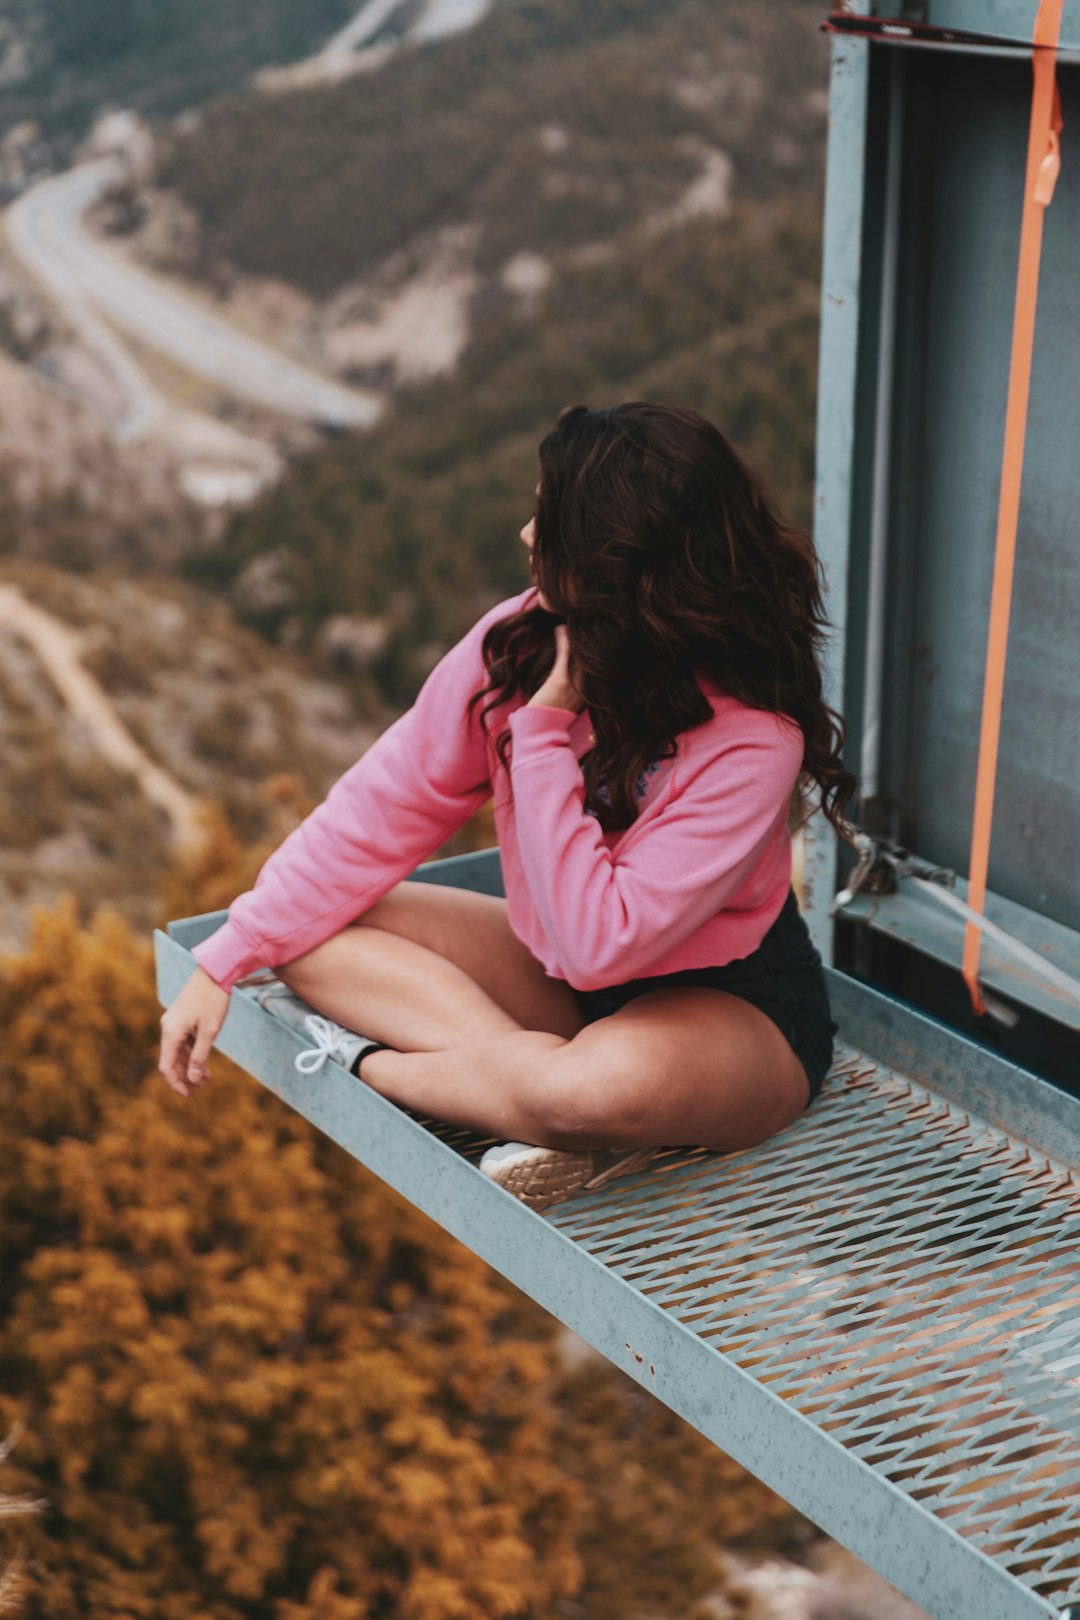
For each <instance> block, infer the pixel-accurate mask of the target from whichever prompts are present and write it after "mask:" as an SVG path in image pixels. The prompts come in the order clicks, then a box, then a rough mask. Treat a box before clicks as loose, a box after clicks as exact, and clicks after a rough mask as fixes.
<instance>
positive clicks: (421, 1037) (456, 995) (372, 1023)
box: [275, 926, 522, 1052]
mask: <svg viewBox="0 0 1080 1620" xmlns="http://www.w3.org/2000/svg"><path fill="white" fill-rule="evenodd" d="M275 971H276V973H277V975H278V977H279V978H281V979H283V980H284V981H285V983H286V984H287V985H289V987H290V988H291V989H293V990H295V991H296V994H297V995H298V996H302V997H303V999H304V1000H305V1001H309V1002H310V1003H311V1005H312V1006H313V1007H317V1008H318V1010H319V1011H320V1012H321V1013H324V1014H325V1015H326V1017H328V1018H333V1019H335V1020H336V1022H337V1023H339V1024H344V1025H345V1027H346V1029H355V1030H357V1031H359V1033H360V1034H362V1035H369V1036H370V1037H371V1038H372V1040H376V1041H385V1042H386V1043H387V1045H389V1046H393V1047H395V1048H397V1049H399V1050H405V1051H410V1052H436V1051H442V1050H443V1049H444V1048H446V1047H451V1046H463V1045H472V1044H474V1043H475V1042H477V1041H484V1040H487V1039H489V1038H490V1037H491V1036H493V1035H505V1034H508V1033H511V1032H513V1031H520V1030H521V1027H522V1026H521V1025H520V1024H519V1023H518V1022H517V1020H516V1019H514V1018H512V1017H511V1016H510V1014H509V1013H508V1012H506V1011H505V1010H504V1009H503V1008H502V1007H500V1006H499V1004H498V1003H497V1002H496V1001H493V1000H492V998H491V997H490V996H489V995H488V993H487V991H486V990H483V989H481V987H480V985H478V984H477V982H476V980H475V979H472V978H470V976H469V975H468V974H467V973H465V972H464V971H463V970H462V969H461V968H459V967H457V966H456V965H455V964H454V963H453V962H450V961H448V960H447V959H446V957H445V956H440V955H439V954H438V952H436V951H431V950H429V949H428V948H427V946H426V945H420V944H418V943H417V941H416V940H413V939H406V938H405V937H404V936H403V935H401V934H392V933H390V932H389V931H388V930H386V929H384V928H375V927H370V926H369V927H349V928H343V929H342V930H341V932H340V933H338V934H334V935H333V936H332V938H330V939H328V940H326V941H325V942H324V943H323V944H322V945H319V946H317V947H316V948H315V949H314V950H311V951H307V952H305V954H304V955H303V956H301V957H297V958H296V960H295V961H293V962H286V963H282V964H281V965H280V966H279V967H277V968H276V969H275Z"/></svg>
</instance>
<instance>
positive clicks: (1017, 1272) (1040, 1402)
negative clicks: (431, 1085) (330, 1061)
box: [431, 1044, 1080, 1607]
mask: <svg viewBox="0 0 1080 1620" xmlns="http://www.w3.org/2000/svg"><path fill="white" fill-rule="evenodd" d="M431 1128H432V1129H433V1130H435V1131H437V1132H438V1133H439V1134H440V1135H441V1136H443V1139H444V1140H449V1141H452V1143H453V1145H454V1146H456V1147H457V1148H458V1150H459V1151H462V1152H465V1153H466V1154H467V1156H469V1157H470V1158H475V1157H478V1156H479V1151H482V1148H481V1149H479V1150H477V1149H475V1148H474V1146H473V1144H474V1142H475V1139H474V1138H470V1137H468V1136H466V1135H465V1134H464V1133H461V1132H455V1131H453V1130H450V1129H449V1128H447V1127H445V1126H439V1125H435V1124H432V1126H431ZM545 1219H547V1220H549V1221H550V1222H551V1223H552V1224H554V1225H556V1226H558V1227H559V1229H560V1230H561V1231H562V1232H564V1233H565V1234H566V1235H567V1236H568V1237H571V1238H572V1239H573V1240H574V1242H575V1243H577V1244H579V1245H581V1247H582V1248H585V1249H587V1250H588V1251H589V1252H590V1253H591V1254H593V1255H595V1256H596V1257H597V1258H599V1259H601V1260H602V1261H603V1263H604V1265H605V1266H608V1267H609V1268H611V1269H612V1270H613V1271H615V1272H617V1273H618V1275H619V1276H620V1277H622V1278H623V1279H624V1280H625V1281H626V1282H627V1283H628V1284H630V1285H631V1286H632V1287H634V1288H636V1289H639V1290H640V1291H641V1292H642V1293H643V1294H646V1295H647V1296H648V1297H649V1298H650V1299H651V1300H652V1302H653V1303H654V1304H656V1305H660V1306H662V1307H663V1308H664V1310H666V1311H670V1312H672V1313H674V1315H676V1316H677V1317H678V1318H679V1320H680V1321H682V1322H684V1323H686V1324H687V1325H688V1326H690V1327H692V1328H693V1330H694V1332H695V1333H696V1334H697V1335H698V1336H699V1337H700V1338H702V1339H704V1340H705V1341H706V1342H708V1343H709V1344H711V1345H713V1346H715V1348H716V1349H717V1350H718V1351H721V1352H722V1353H723V1354H724V1355H725V1356H727V1357H729V1358H731V1359H732V1360H734V1361H736V1362H737V1363H738V1364H739V1366H741V1367H742V1368H744V1369H745V1370H747V1371H749V1372H752V1374H753V1376H754V1378H755V1379H757V1380H758V1381H760V1382H761V1383H763V1384H766V1385H768V1386H769V1387H770V1388H771V1389H772V1391H773V1392H774V1393H775V1394H776V1395H778V1396H780V1397H781V1398H782V1399H783V1400H784V1401H786V1402H788V1403H789V1404H791V1405H793V1406H795V1407H796V1408H797V1409H798V1410H799V1411H800V1412H801V1413H802V1414H804V1416H806V1417H807V1418H808V1419H810V1420H811V1421H812V1422H813V1423H814V1424H815V1425H816V1426H817V1427H818V1428H820V1429H821V1430H822V1431H824V1432H826V1433H829V1434H831V1435H833V1436H834V1437H835V1438H836V1439H838V1440H840V1441H841V1442H842V1443H843V1445H844V1447H845V1448H846V1449H847V1450H848V1451H849V1452H851V1453H853V1454H854V1455H856V1456H858V1457H859V1458H861V1459H862V1461H863V1462H865V1463H866V1464H867V1465H868V1466H870V1467H872V1468H874V1469H875V1470H876V1471H878V1472H880V1473H883V1474H885V1475H886V1476H887V1477H888V1478H889V1479H890V1480H892V1481H893V1482H894V1483H895V1484H896V1485H897V1486H898V1487H900V1488H901V1489H902V1490H903V1491H905V1492H906V1493H907V1494H908V1495H909V1496H911V1497H913V1498H915V1499H916V1500H917V1501H919V1502H922V1503H923V1504H924V1505H925V1506H926V1507H927V1508H929V1509H930V1510H931V1511H932V1512H933V1513H934V1515H935V1517H937V1518H938V1519H940V1520H943V1521H945V1522H947V1523H948V1524H949V1525H950V1526H951V1527H952V1528H953V1529H955V1530H956V1531H958V1532H959V1533H960V1534H962V1535H964V1536H966V1537H967V1538H969V1539H970V1540H971V1541H972V1542H973V1543H974V1544H975V1545H977V1546H978V1547H980V1548H981V1549H982V1551H983V1552H985V1553H987V1554H988V1555H989V1556H991V1557H993V1558H994V1559H995V1560H996V1561H997V1562H998V1563H1000V1564H1003V1565H1004V1566H1005V1567H1006V1568H1007V1569H1009V1570H1010V1571H1011V1572H1012V1573H1013V1574H1014V1575H1015V1576H1016V1577H1017V1579H1019V1580H1021V1581H1023V1582H1024V1583H1025V1584H1026V1585H1029V1586H1030V1587H1031V1588H1032V1590H1034V1591H1036V1592H1038V1593H1040V1594H1042V1595H1044V1596H1045V1597H1046V1598H1047V1599H1051V1600H1053V1602H1054V1603H1056V1604H1057V1605H1058V1606H1059V1607H1062V1606H1064V1605H1066V1604H1068V1603H1069V1602H1080V1266H1078V1263H1077V1257H1078V1254H1080V1244H1078V1238H1080V1176H1078V1175H1077V1174H1076V1172H1074V1171H1071V1170H1069V1169H1067V1168H1065V1167H1062V1166H1060V1165H1057V1164H1055V1163H1054V1162H1053V1161H1052V1160H1050V1159H1047V1158H1045V1157H1043V1156H1042V1155H1040V1154H1037V1153H1035V1152H1034V1151H1033V1150H1032V1149H1030V1148H1028V1147H1026V1146H1025V1145H1024V1144H1022V1143H1019V1142H1015V1141H1013V1140H1011V1139H1010V1138H1009V1137H1008V1136H1006V1135H1005V1133H1004V1132H1003V1131H1000V1130H996V1129H994V1128H993V1127H990V1126H986V1125H980V1124H973V1123H972V1122H971V1120H970V1118H969V1116H968V1115H966V1114H965V1113H963V1112H962V1111H961V1110H960V1109H959V1108H957V1107H955V1106H954V1105H953V1104H951V1103H950V1102H949V1101H947V1100H946V1099H945V1098H943V1097H940V1096H938V1095H937V1094H936V1093H934V1092H931V1091H928V1090H926V1089H925V1088H924V1087H923V1086H920V1085H918V1084H917V1083H916V1082H914V1081H912V1080H910V1079H907V1078H905V1077H903V1076H900V1075H896V1074H894V1073H892V1072H891V1071H890V1070H889V1069H886V1068H884V1067H882V1066H880V1065H878V1064H876V1063H874V1062H872V1061H869V1060H867V1059H866V1058H865V1057H863V1056H861V1055H860V1054H859V1053H858V1052H854V1051H852V1050H851V1049H850V1048H848V1047H845V1046H843V1045H842V1044H839V1045H838V1047H837V1060H836V1063H835V1065H834V1067H833V1070H832V1072H831V1074H830V1076H829V1079H828V1081H827V1084H826V1087H825V1089H824V1091H823V1094H822V1096H821V1098H820V1099H819V1101H818V1103H817V1104H816V1105H815V1107H814V1108H813V1109H812V1110H810V1111H809V1112H808V1113H807V1114H806V1116H805V1118H804V1119H803V1120H802V1121H800V1123H799V1126H798V1129H797V1130H792V1131H787V1132H784V1133H783V1134H782V1135H781V1136H779V1137H776V1138H774V1139H773V1141H772V1142H770V1143H766V1144H764V1145H763V1146H761V1147H758V1148H755V1149H753V1150H752V1151H749V1152H743V1153H733V1154H728V1155H715V1154H705V1153H703V1152H702V1151H701V1150H699V1149H694V1150H680V1149H669V1150H668V1151H667V1152H666V1153H665V1154H664V1156H663V1157H662V1158H661V1159H659V1160H657V1161H656V1162H655V1163H654V1165H653V1166H652V1167H651V1168H650V1169H649V1170H647V1171H646V1172H644V1173H642V1174H641V1175H638V1176H636V1177H634V1178H632V1179H628V1180H626V1181H621V1182H618V1183H613V1184H612V1185H611V1186H610V1187H608V1188H607V1189H606V1190H605V1191H603V1192H600V1193H597V1194H595V1195H590V1196H588V1197H585V1198H577V1199H575V1200H573V1201H572V1202H571V1203H569V1204H564V1205H561V1206H559V1207H558V1208H556V1209H553V1210H551V1211H550V1212H549V1213H548V1215H547V1216H546V1217H545Z"/></svg>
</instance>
